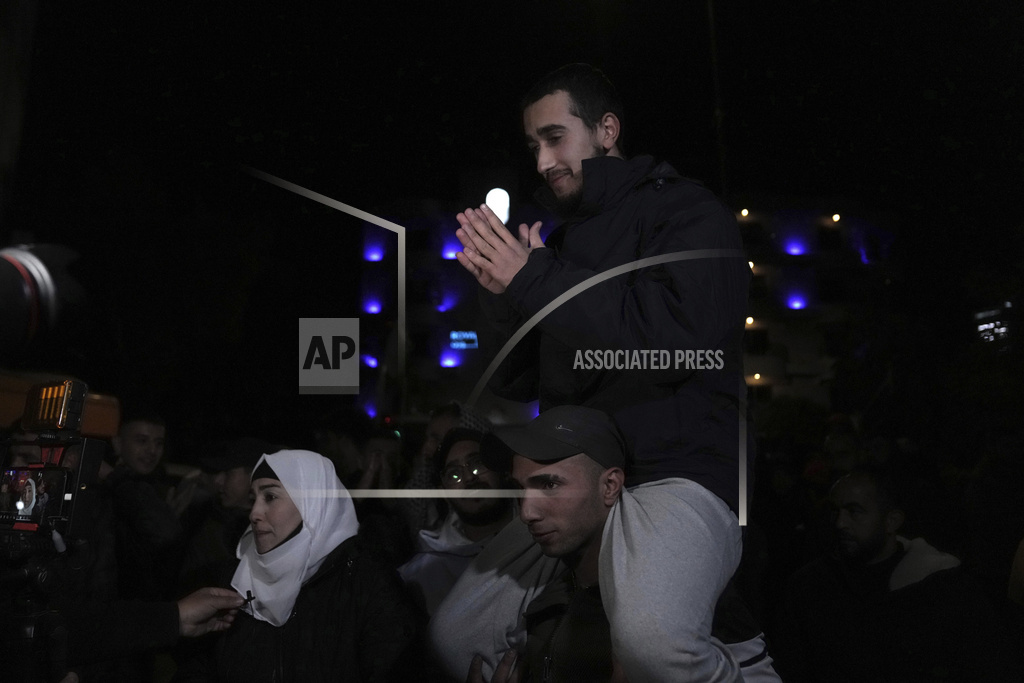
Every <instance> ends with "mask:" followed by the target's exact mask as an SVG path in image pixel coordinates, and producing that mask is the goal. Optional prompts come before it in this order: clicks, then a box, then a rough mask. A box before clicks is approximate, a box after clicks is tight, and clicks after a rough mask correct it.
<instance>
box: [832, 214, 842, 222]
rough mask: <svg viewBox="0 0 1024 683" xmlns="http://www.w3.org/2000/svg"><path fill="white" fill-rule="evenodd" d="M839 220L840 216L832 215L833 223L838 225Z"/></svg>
mask: <svg viewBox="0 0 1024 683" xmlns="http://www.w3.org/2000/svg"><path fill="white" fill-rule="evenodd" d="M839 218H840V216H839V214H838V213H834V214H832V222H833V223H838V222H839Z"/></svg>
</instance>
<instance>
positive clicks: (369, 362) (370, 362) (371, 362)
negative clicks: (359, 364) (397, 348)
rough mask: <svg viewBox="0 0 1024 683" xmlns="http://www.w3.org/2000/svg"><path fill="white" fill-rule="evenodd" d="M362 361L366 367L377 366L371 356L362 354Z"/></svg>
mask: <svg viewBox="0 0 1024 683" xmlns="http://www.w3.org/2000/svg"><path fill="white" fill-rule="evenodd" d="M363 363H364V364H365V365H366V367H368V368H375V367H377V359H376V358H374V357H373V356H363Z"/></svg>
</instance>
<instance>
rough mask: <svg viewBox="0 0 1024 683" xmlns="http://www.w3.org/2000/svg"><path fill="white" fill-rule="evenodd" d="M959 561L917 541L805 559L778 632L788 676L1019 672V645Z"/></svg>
mask: <svg viewBox="0 0 1024 683" xmlns="http://www.w3.org/2000/svg"><path fill="white" fill-rule="evenodd" d="M957 564H958V562H957V561H956V560H955V558H952V556H949V555H946V554H944V553H940V552H938V551H936V550H935V549H934V548H932V547H931V546H929V545H928V544H926V543H925V542H924V541H923V540H921V539H916V540H915V541H912V542H910V541H906V540H903V541H901V549H900V550H899V551H898V552H897V553H895V554H894V555H892V556H891V557H890V558H888V559H887V560H884V561H882V562H879V563H877V564H873V565H867V566H863V567H853V566H849V565H847V564H844V563H842V562H840V561H839V560H837V559H834V558H831V557H824V558H819V559H817V560H815V561H813V562H811V563H810V564H808V565H806V566H805V567H803V568H802V569H800V570H799V571H798V572H797V573H796V574H794V576H793V578H792V579H791V580H790V584H789V587H788V589H787V591H786V598H785V601H784V603H783V606H782V611H781V613H780V618H779V623H778V626H777V629H776V632H775V633H774V634H773V636H774V638H773V641H772V648H773V654H774V655H775V656H776V666H777V668H778V671H779V673H780V674H781V675H782V677H783V679H784V680H785V681H787V683H819V682H820V683H825V682H828V683H844V682H849V683H859V682H861V681H877V682H878V683H889V682H891V683H915V682H921V683H924V682H926V681H927V682H931V681H963V682H965V683H966V682H968V681H970V682H971V683H982V682H987V681H993V682H995V681H1010V680H1020V678H1019V676H1020V673H1019V662H1018V661H1016V660H1017V659H1019V656H1018V654H1017V651H1018V650H1019V646H1018V648H1017V650H1015V649H1014V647H1013V644H1011V643H1010V642H1008V637H1007V636H1008V633H1007V631H1006V629H1005V627H1004V626H1003V625H1002V624H1001V623H999V621H998V619H997V618H996V615H995V612H994V610H993V609H992V606H991V605H990V604H989V603H988V601H987V600H986V599H985V597H984V595H983V593H982V592H981V590H980V589H979V588H978V587H977V585H976V584H975V582H974V581H973V580H972V579H971V578H970V577H969V576H968V575H966V574H965V573H964V572H963V570H962V569H961V568H960V567H958V566H955V565H957Z"/></svg>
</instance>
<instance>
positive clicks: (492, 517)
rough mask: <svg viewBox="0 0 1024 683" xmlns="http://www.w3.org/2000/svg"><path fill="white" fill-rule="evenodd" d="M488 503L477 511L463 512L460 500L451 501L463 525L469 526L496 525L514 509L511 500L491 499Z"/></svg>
mask: <svg viewBox="0 0 1024 683" xmlns="http://www.w3.org/2000/svg"><path fill="white" fill-rule="evenodd" d="M485 500H486V501H487V502H486V503H485V504H484V505H483V506H482V507H479V508H477V509H475V510H472V511H470V510H463V509H462V508H461V506H460V505H459V503H460V502H461V501H459V500H458V499H453V500H452V501H451V504H452V507H453V508H454V509H455V514H457V515H458V516H459V519H460V520H461V521H462V523H463V524H465V525H467V526H487V525H489V524H494V523H495V522H497V521H499V520H501V519H502V518H503V517H505V516H506V515H507V514H508V513H509V510H511V508H512V501H511V499H509V498H490V499H485Z"/></svg>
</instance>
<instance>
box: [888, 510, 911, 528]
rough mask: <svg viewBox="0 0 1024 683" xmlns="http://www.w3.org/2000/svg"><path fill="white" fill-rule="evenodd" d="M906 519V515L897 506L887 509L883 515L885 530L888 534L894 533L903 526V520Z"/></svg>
mask: <svg viewBox="0 0 1024 683" xmlns="http://www.w3.org/2000/svg"><path fill="white" fill-rule="evenodd" d="M905 521H907V516H906V515H905V514H904V513H903V510H900V509H899V508H893V509H892V510H889V512H888V514H886V516H885V531H886V532H887V533H890V534H895V533H896V532H897V531H899V530H900V527H902V526H903V522H905Z"/></svg>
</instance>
